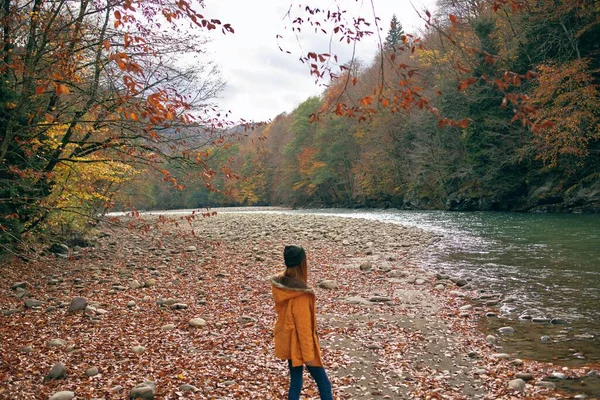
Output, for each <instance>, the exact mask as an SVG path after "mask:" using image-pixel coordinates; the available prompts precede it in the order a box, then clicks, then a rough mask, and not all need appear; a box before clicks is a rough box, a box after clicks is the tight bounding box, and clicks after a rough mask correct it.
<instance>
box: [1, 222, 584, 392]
mask: <svg viewBox="0 0 600 400" xmlns="http://www.w3.org/2000/svg"><path fill="white" fill-rule="evenodd" d="M145 218H146V219H145V220H142V221H145V222H147V223H148V227H147V229H140V228H139V227H138V228H136V229H134V230H128V229H123V228H115V227H114V226H113V227H111V225H105V226H103V227H101V228H100V230H99V232H101V234H100V235H99V238H98V240H97V242H96V245H95V247H93V248H85V249H71V250H70V253H69V256H68V257H66V258H63V257H59V256H55V255H51V254H47V255H44V256H40V257H37V258H36V259H34V260H32V261H30V262H27V263H25V262H23V261H18V260H15V261H13V262H11V263H9V264H5V265H2V266H1V267H0V309H1V310H2V314H0V346H1V348H0V357H1V358H0V360H1V364H0V399H23V400H25V399H47V398H49V397H50V396H51V395H52V394H54V393H56V392H59V391H72V392H74V393H75V395H76V399H124V398H127V397H128V395H129V393H130V390H131V389H132V388H133V387H134V386H136V385H137V384H139V383H141V382H144V381H154V382H155V383H156V390H155V392H154V398H156V399H176V398H196V399H251V398H255V399H283V398H286V389H287V383H288V378H287V369H286V368H287V367H286V364H285V363H284V362H282V361H280V360H277V359H275V358H274V355H273V342H272V327H273V325H274V322H275V313H274V309H273V303H272V299H271V288H270V285H269V284H268V282H267V281H266V278H267V277H268V276H269V275H271V274H274V273H277V272H279V271H280V270H281V269H282V268H281V265H282V262H281V253H282V249H283V245H284V244H289V243H295V244H301V245H303V246H304V247H305V249H306V250H307V253H308V255H309V265H310V276H309V280H310V282H309V283H310V285H311V286H313V287H314V288H315V290H316V293H317V309H318V324H319V335H320V339H321V344H322V347H323V356H324V361H325V364H326V368H327V370H328V373H329V375H330V378H331V380H332V383H333V387H334V394H335V397H336V398H338V399H350V398H351V399H355V398H356V399H370V398H384V399H402V398H406V399H409V398H418V399H475V398H478V399H498V398H506V399H509V398H531V399H534V398H535V399H544V398H568V397H569V396H568V395H567V394H561V393H559V392H557V391H553V390H548V389H545V388H542V387H538V386H536V385H535V383H536V382H538V381H539V380H541V379H542V378H543V377H546V376H548V375H550V374H551V373H552V372H557V371H558V372H561V373H564V374H566V375H568V376H583V375H584V374H585V373H587V372H588V371H589V368H581V369H579V370H561V368H560V367H557V366H552V365H548V364H540V363H536V362H530V361H527V360H524V361H522V362H521V361H520V360H515V359H514V357H509V358H507V359H505V358H503V357H504V356H499V355H498V353H501V349H498V348H494V346H493V345H492V344H489V343H488V342H487V341H486V337H485V334H484V333H482V332H479V331H477V329H476V318H475V317H476V315H477V313H479V314H481V312H482V310H480V309H478V308H477V307H475V308H473V309H470V310H466V309H463V310H459V307H461V306H463V305H465V304H467V303H466V301H465V300H464V298H463V296H462V294H463V293H467V291H466V290H462V289H458V288H457V287H456V286H454V284H453V283H451V282H450V281H445V280H443V281H440V280H437V279H436V278H435V277H434V275H433V274H432V273H429V272H426V271H421V270H419V269H417V268H416V267H415V265H416V263H417V260H418V257H419V254H420V252H421V251H422V249H423V248H424V247H426V246H427V244H428V243H429V242H430V241H431V240H433V238H431V237H429V236H428V235H427V234H426V233H424V232H420V231H416V230H412V229H407V228H403V227H401V226H397V225H392V224H384V223H377V222H373V221H365V220H354V219H339V218H333V217H318V216H291V215H277V214H227V213H219V214H218V215H217V216H213V217H210V218H196V219H190V218H187V219H186V218H182V219H181V220H180V221H179V223H178V224H177V225H175V224H173V223H162V222H160V221H159V219H157V218H155V217H145ZM142 221H139V220H138V221H134V223H135V224H137V225H139V224H140V223H141V222H142ZM361 265H362V268H360V266H361ZM323 280H329V281H332V282H329V284H330V285H331V286H333V287H334V288H330V289H326V288H321V287H319V286H318V283H319V282H321V281H323ZM18 282H26V284H25V285H22V286H25V291H23V290H21V289H16V288H13V287H14V286H15V284H16V283H18ZM440 284H441V285H442V286H443V287H442V286H439V285H440ZM436 287H437V288H436ZM78 296H81V297H85V298H86V299H87V300H88V302H89V305H90V306H91V308H88V309H87V311H77V312H74V313H69V312H68V309H69V305H70V303H71V301H72V299H73V298H75V297H78ZM26 299H30V300H32V299H33V300H39V301H41V302H43V303H42V304H40V305H39V306H34V307H33V308H26V307H25V306H24V300H26ZM467 308H468V307H467ZM484 311H485V310H484ZM193 318H202V319H203V320H204V321H205V322H206V325H205V326H200V327H191V326H190V320H191V319H193ZM53 339H62V340H63V341H64V342H63V344H62V345H60V344H59V345H58V346H50V345H49V342H50V341H51V340H53ZM135 346H141V347H137V348H136V349H135V351H134V347H135ZM142 347H143V348H142ZM57 363H62V364H64V366H65V367H66V376H65V377H64V378H62V379H56V380H45V379H44V378H45V377H46V376H47V375H48V373H49V372H50V370H51V368H52V367H53V366H54V365H55V364H57ZM91 368H97V372H98V373H97V374H96V373H95V372H96V371H93V370H91ZM86 372H87V373H86ZM517 373H529V374H531V379H530V380H529V381H528V384H527V385H526V386H525V388H524V391H522V392H515V391H513V390H512V389H509V387H508V384H509V382H510V381H511V380H512V379H514V378H515V377H516V374H517ZM185 385H187V386H185ZM304 398H312V399H317V398H318V391H317V389H316V386H315V385H314V383H313V382H312V380H311V379H310V378H309V377H308V375H306V376H305V387H304Z"/></svg>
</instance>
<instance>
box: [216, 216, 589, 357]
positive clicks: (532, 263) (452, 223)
mask: <svg viewBox="0 0 600 400" xmlns="http://www.w3.org/2000/svg"><path fill="white" fill-rule="evenodd" d="M222 211H226V209H223V210H222ZM250 212H253V211H250ZM254 212H277V213H280V212H281V213H291V214H293V213H311V214H320V215H331V216H342V217H349V218H366V219H372V220H379V221H385V222H389V223H398V224H402V225H406V226H413V227H418V228H422V229H424V230H427V231H429V232H431V233H433V234H434V235H436V236H438V237H439V238H440V240H439V241H438V242H437V243H435V244H434V245H433V246H431V247H430V248H429V250H428V251H427V253H426V254H425V256H424V257H423V259H422V261H421V263H422V265H421V266H422V267H424V268H427V269H433V270H435V271H443V272H446V273H448V274H450V275H454V276H463V277H470V278H472V279H473V280H474V282H475V283H477V284H480V285H483V286H485V287H486V290H487V291H493V292H501V293H503V294H504V295H505V296H506V297H514V298H516V301H515V302H510V303H505V304H504V305H502V307H501V308H500V309H499V312H498V317H495V318H482V320H481V321H482V322H481V328H482V329H483V330H485V331H488V332H489V333H494V332H495V331H496V330H497V328H499V327H501V326H507V325H508V326H513V327H514V328H515V330H516V332H515V334H514V335H512V336H504V337H503V341H502V345H503V347H505V349H506V350H507V351H512V352H515V353H517V354H520V355H521V356H522V357H524V358H528V359H535V360H539V361H550V362H554V363H557V364H560V365H567V366H577V365H582V364H587V363H597V362H600V215H599V214H520V213H498V212H446V211H404V210H347V209H315V210H293V211H292V210H267V211H254ZM525 316H529V317H547V318H561V319H564V320H566V321H567V322H568V323H567V324H564V325H554V324H549V323H544V324H539V323H534V322H531V320H530V319H526V318H527V317H525ZM524 317H525V318H524Z"/></svg>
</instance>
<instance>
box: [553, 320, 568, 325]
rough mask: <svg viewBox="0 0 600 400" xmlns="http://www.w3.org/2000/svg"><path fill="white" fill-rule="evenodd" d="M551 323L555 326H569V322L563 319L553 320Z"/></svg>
mask: <svg viewBox="0 0 600 400" xmlns="http://www.w3.org/2000/svg"><path fill="white" fill-rule="evenodd" d="M550 323H551V324H554V325H565V324H568V323H569V322H568V321H567V320H566V319H562V318H552V319H551V320H550Z"/></svg>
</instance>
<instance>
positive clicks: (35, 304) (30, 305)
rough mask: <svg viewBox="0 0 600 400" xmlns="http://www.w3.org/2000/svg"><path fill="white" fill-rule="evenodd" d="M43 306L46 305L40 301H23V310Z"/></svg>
mask: <svg viewBox="0 0 600 400" xmlns="http://www.w3.org/2000/svg"><path fill="white" fill-rule="evenodd" d="M44 304H46V303H45V302H43V301H41V300H36V299H27V300H25V308H33V307H40V306H42V305H44Z"/></svg>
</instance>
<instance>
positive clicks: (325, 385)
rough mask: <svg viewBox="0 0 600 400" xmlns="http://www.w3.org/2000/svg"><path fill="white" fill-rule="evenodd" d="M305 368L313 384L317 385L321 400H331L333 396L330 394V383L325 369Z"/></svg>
mask: <svg viewBox="0 0 600 400" xmlns="http://www.w3.org/2000/svg"><path fill="white" fill-rule="evenodd" d="M306 368H308V372H310V376H312V377H313V379H314V380H315V382H316V383H317V387H318V388H319V395H320V396H321V400H333V394H332V393H331V382H330V381H329V378H328V377H327V372H325V368H323V367H309V366H307V367H306Z"/></svg>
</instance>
